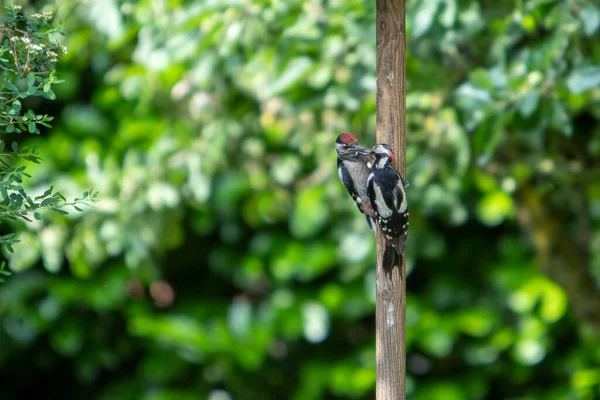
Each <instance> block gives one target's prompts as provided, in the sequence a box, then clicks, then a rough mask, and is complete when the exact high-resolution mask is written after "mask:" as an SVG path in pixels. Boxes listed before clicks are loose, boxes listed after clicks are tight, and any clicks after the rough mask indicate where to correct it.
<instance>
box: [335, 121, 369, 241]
mask: <svg viewBox="0 0 600 400" xmlns="http://www.w3.org/2000/svg"><path fill="white" fill-rule="evenodd" d="M335 150H336V151H337V155H338V156H337V168H338V175H339V177H340V179H341V181H342V183H343V184H344V186H345V187H346V189H347V190H348V193H350V196H352V200H354V203H356V206H357V207H358V209H359V210H360V212H361V213H363V214H365V217H366V218H367V223H368V224H369V228H371V229H372V230H374V231H375V230H376V223H375V211H374V210H373V207H372V206H371V202H370V201H369V196H368V194H367V179H368V178H369V174H370V173H371V169H370V165H371V163H372V162H373V152H372V150H371V149H365V148H363V147H360V146H359V145H358V141H357V140H356V137H354V135H353V134H351V133H348V132H344V133H342V134H341V135H339V136H338V137H337V139H336V141H335Z"/></svg>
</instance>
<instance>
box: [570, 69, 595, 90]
mask: <svg viewBox="0 0 600 400" xmlns="http://www.w3.org/2000/svg"><path fill="white" fill-rule="evenodd" d="M598 86H600V66H594V65H589V66H585V67H581V68H577V69H575V70H574V71H573V72H572V73H571V75H570V76H569V78H568V79H567V87H568V88H569V90H570V91H571V93H583V92H586V91H588V90H591V89H594V88H596V87H598Z"/></svg>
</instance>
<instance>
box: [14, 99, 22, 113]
mask: <svg viewBox="0 0 600 400" xmlns="http://www.w3.org/2000/svg"><path fill="white" fill-rule="evenodd" d="M12 109H13V110H14V111H15V113H17V114H18V113H19V111H21V102H20V101H19V100H15V101H13V103H12Z"/></svg>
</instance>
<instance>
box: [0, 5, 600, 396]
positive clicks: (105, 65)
mask: <svg viewBox="0 0 600 400" xmlns="http://www.w3.org/2000/svg"><path fill="white" fill-rule="evenodd" d="M20 4H23V5H24V11H25V12H26V13H28V14H29V13H32V12H39V11H50V10H51V11H54V12H55V15H56V18H55V21H57V22H58V21H62V22H63V25H64V28H65V30H66V32H67V36H66V37H65V44H66V45H67V47H68V54H67V55H66V56H65V57H64V60H63V61H62V62H61V63H60V64H59V67H58V71H59V76H60V77H61V78H62V79H65V80H66V82H65V83H63V84H61V85H58V86H56V87H55V90H56V93H57V97H58V99H57V100H56V101H54V102H44V103H39V104H37V105H35V104H34V105H33V106H34V107H35V109H36V111H38V112H44V113H49V114H51V115H55V116H56V117H57V118H56V120H55V121H54V123H53V125H54V127H53V128H52V129H50V130H47V131H46V132H44V133H43V135H42V136H40V137H37V138H33V139H31V138H26V139H27V142H28V143H29V144H37V145H38V146H40V147H41V154H40V155H41V156H42V158H43V159H44V161H43V163H42V164H41V165H39V166H38V165H28V172H29V173H30V174H32V175H33V177H34V178H33V180H32V181H30V182H29V183H28V186H29V187H30V189H29V190H31V191H32V192H35V191H36V190H43V189H45V188H47V187H48V186H49V185H50V184H54V186H55V187H56V188H57V189H59V190H61V191H62V192H63V193H64V194H65V195H67V197H69V198H72V197H74V196H77V195H79V194H81V192H83V191H84V190H86V189H89V188H90V187H93V188H94V189H97V190H99V192H100V198H101V201H100V203H98V204H97V205H96V208H95V209H92V210H88V211H86V212H85V213H83V214H80V213H71V214H69V215H68V216H60V215H55V214H46V215H44V220H43V221H34V222H32V223H27V224H17V225H15V226H14V227H8V226H3V227H2V228H3V229H4V230H7V231H9V230H10V229H17V231H18V233H19V237H20V239H21V243H19V244H18V245H16V246H14V248H15V254H14V255H9V254H4V255H5V256H6V257H8V259H9V265H10V268H11V270H12V271H13V272H14V273H13V275H12V276H11V277H9V278H8V279H7V282H6V283H4V284H2V285H1V286H0V377H1V378H0V399H9V400H11V399H17V398H28V396H32V395H33V394H34V393H37V394H38V395H41V394H43V398H44V399H102V400H105V399H143V400H187V399H209V400H229V399H236V400H237V399H252V400H254V399H292V400H311V399H373V398H374V388H375V349H374V322H375V321H374V312H375V302H374V289H375V268H374V260H375V246H374V245H375V240H374V237H373V235H372V233H371V232H370V231H368V228H367V225H366V223H365V221H364V218H363V217H362V216H361V215H360V214H359V213H358V212H357V210H356V208H355V206H354V205H353V203H352V201H351V199H350V197H349V196H348V195H347V193H346V191H345V189H344V187H343V186H342V184H341V183H340V182H339V180H338V177H337V174H336V170H335V168H336V166H335V150H334V141H335V138H336V135H337V134H338V133H340V132H342V131H351V132H353V133H355V134H356V135H357V136H358V137H359V138H360V140H361V142H362V143H363V144H364V145H367V146H372V145H373V144H374V140H375V138H374V136H375V135H374V132H375V90H376V79H375V1H372V0H371V1H365V0H360V1H359V0H278V1H276V0H272V1H266V0H262V1H261V0H206V1H184V0H142V1H120V0H87V1H80V0H78V1H74V0H56V1H50V0H48V1H44V0H37V1H33V0H32V1H30V2H26V1H25V2H20ZM599 26H600V6H599V5H598V3H597V2H596V1H593V0H589V1H581V0H568V1H556V0H515V1H509V0H497V1H492V0H486V1H473V0H409V1H408V2H407V36H408V56H407V88H408V93H407V99H406V103H407V118H408V120H407V126H408V133H407V142H408V147H407V160H406V163H407V179H408V180H409V182H410V183H411V186H410V188H409V193H408V196H409V204H410V211H411V230H410V234H409V245H408V250H407V256H408V263H407V266H408V273H409V276H408V285H407V286H408V289H407V292H408V293H407V297H408V300H407V302H408V304H407V317H406V322H407V347H408V356H407V370H408V376H407V386H408V398H409V399H414V400H440V399H441V400H467V399H481V400H483V399H490V400H491V399H514V400H516V399H520V400H530V399H531V400H537V399H553V400H565V399H586V400H587V399H599V398H600V229H599V226H600V40H599V36H600V30H599ZM36 188H37V189H36Z"/></svg>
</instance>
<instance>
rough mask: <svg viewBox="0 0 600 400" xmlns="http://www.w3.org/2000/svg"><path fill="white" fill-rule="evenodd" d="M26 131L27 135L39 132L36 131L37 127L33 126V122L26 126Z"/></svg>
mask: <svg viewBox="0 0 600 400" xmlns="http://www.w3.org/2000/svg"><path fill="white" fill-rule="evenodd" d="M27 130H28V131H29V133H39V131H38V129H37V127H36V126H35V123H34V122H30V123H29V124H28V125H27Z"/></svg>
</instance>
